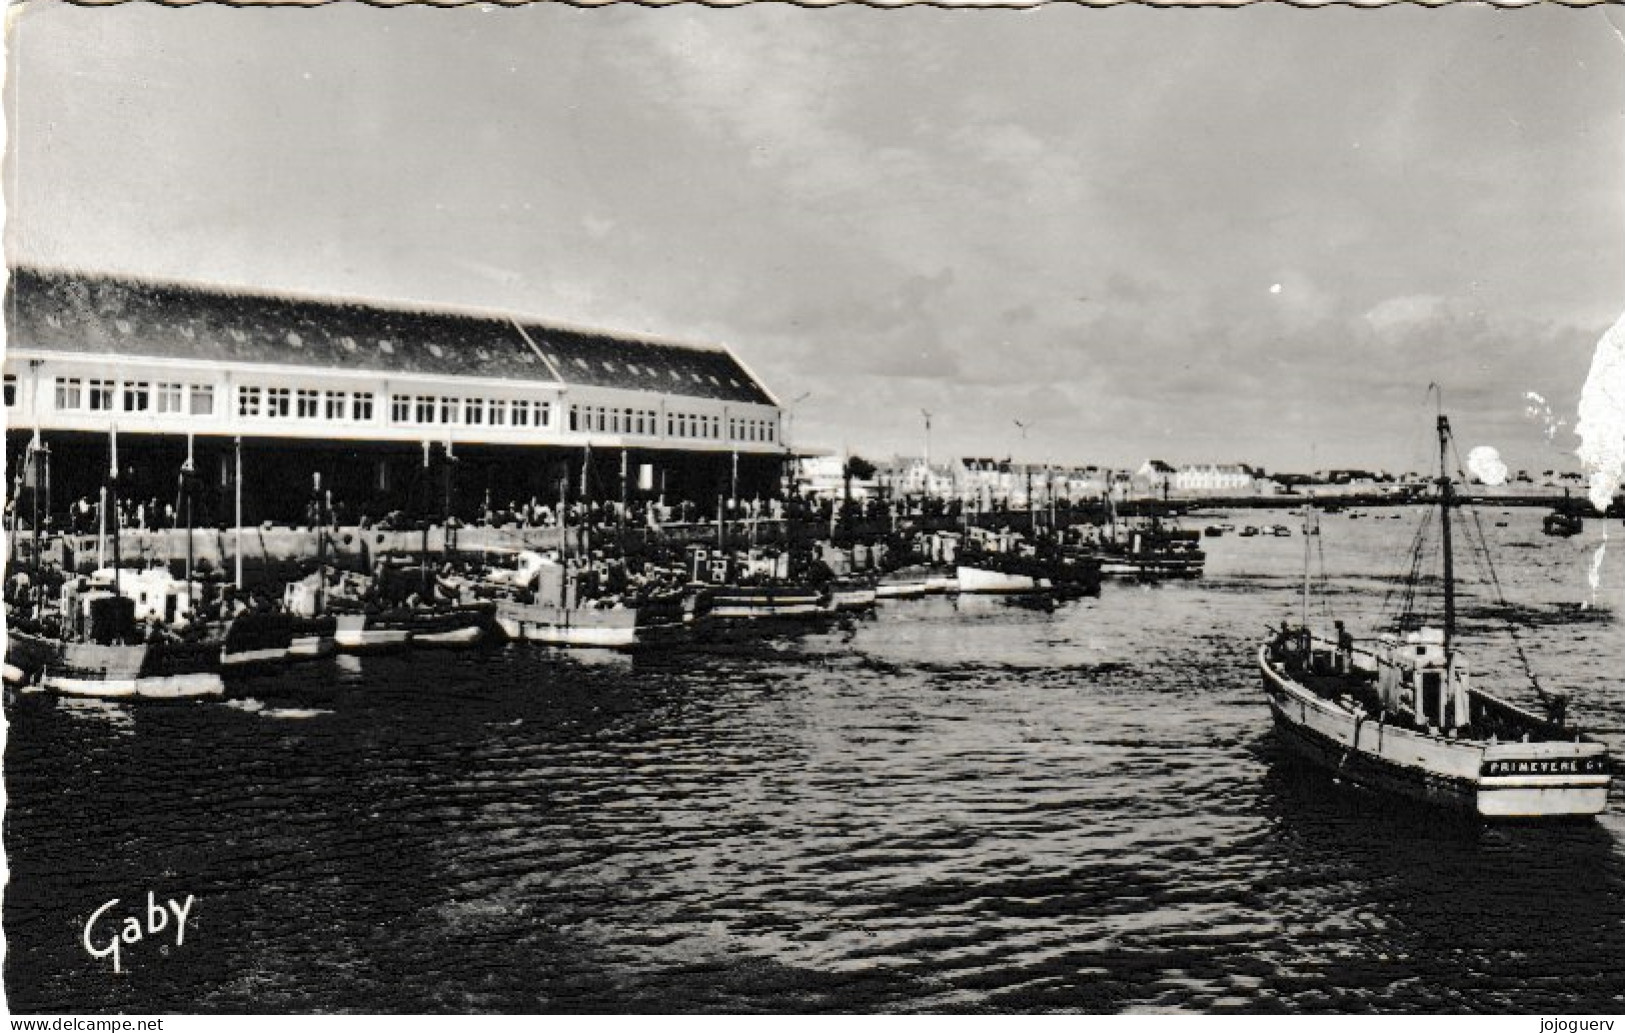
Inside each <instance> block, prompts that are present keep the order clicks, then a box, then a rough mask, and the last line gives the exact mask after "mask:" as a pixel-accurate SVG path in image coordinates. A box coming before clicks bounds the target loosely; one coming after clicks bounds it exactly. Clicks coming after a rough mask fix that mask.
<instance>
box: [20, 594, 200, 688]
mask: <svg viewBox="0 0 1625 1033" xmlns="http://www.w3.org/2000/svg"><path fill="white" fill-rule="evenodd" d="M117 582H118V579H117V578H114V579H113V581H112V585H113V587H112V588H111V590H110V589H109V588H108V587H107V584H106V583H104V582H103V581H102V580H101V579H100V578H99V577H94V576H93V577H92V578H90V579H87V580H86V581H81V582H75V583H72V584H69V585H68V586H65V588H64V590H63V599H62V611H61V612H62V614H63V617H64V618H65V620H66V626H65V627H64V628H63V629H62V632H63V634H62V637H60V638H56V639H49V638H36V639H34V640H33V642H32V645H34V646H36V647H38V648H40V649H41V650H43V652H44V654H45V660H44V664H43V666H42V669H41V672H40V686H41V687H42V688H44V689H45V690H47V691H49V692H54V693H57V694H59V695H63V696H76V697H88V698H96V699H141V700H191V699H209V698H214V697H218V696H222V695H224V694H225V683H224V681H222V680H221V675H220V643H219V640H218V639H213V640H211V639H208V638H205V637H200V638H197V639H195V640H187V639H184V638H181V637H179V636H178V635H171V634H168V633H167V631H166V630H163V629H162V626H161V625H160V624H159V623H158V622H157V621H156V620H153V619H150V618H149V619H148V621H147V623H146V624H145V625H143V624H142V623H140V622H138V621H137V619H136V612H137V611H136V602H135V600H133V599H131V598H130V597H128V596H126V595H123V594H122V593H121V592H119V591H118V588H119V587H120V586H119V585H118V583H117Z"/></svg>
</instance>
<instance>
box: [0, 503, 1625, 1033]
mask: <svg viewBox="0 0 1625 1033" xmlns="http://www.w3.org/2000/svg"><path fill="white" fill-rule="evenodd" d="M1420 513H1421V510H1419V509H1395V510H1370V511H1367V512H1365V513H1364V514H1361V515H1360V516H1357V517H1356V516H1349V515H1346V514H1344V515H1328V516H1325V517H1324V518H1323V528H1324V531H1323V533H1322V534H1321V535H1320V536H1319V537H1318V538H1311V539H1308V541H1309V543H1310V552H1311V555H1312V558H1313V560H1314V564H1313V565H1314V566H1315V567H1316V568H1319V567H1320V566H1321V563H1322V558H1323V559H1324V568H1325V571H1326V578H1325V586H1324V587H1325V591H1324V593H1322V592H1320V591H1319V590H1318V589H1317V593H1316V596H1315V598H1314V599H1313V600H1312V604H1311V613H1312V615H1315V616H1319V615H1321V614H1323V613H1328V612H1329V613H1330V615H1331V616H1334V617H1337V618H1339V619H1343V620H1345V621H1346V622H1347V624H1348V626H1349V628H1350V630H1351V631H1353V632H1354V633H1355V634H1356V635H1364V634H1365V633H1366V632H1367V631H1368V629H1370V628H1371V626H1372V621H1374V620H1375V619H1376V618H1377V616H1378V615H1379V613H1380V611H1381V610H1382V607H1383V603H1384V600H1385V599H1387V600H1390V602H1391V601H1392V599H1393V598H1394V597H1395V596H1396V594H1397V592H1398V591H1399V589H1398V588H1397V585H1398V578H1399V575H1400V574H1401V573H1403V567H1404V565H1405V564H1404V551H1405V548H1406V546H1407V545H1408V544H1409V542H1410V539H1411V535H1412V533H1413V530H1414V527H1415V523H1416V520H1417V519H1418V517H1419V515H1420ZM1541 515H1542V513H1541V511H1540V510H1536V509H1520V510H1512V511H1509V512H1506V513H1502V512H1500V511H1496V510H1493V509H1492V510H1490V511H1488V512H1485V513H1483V514H1482V515H1481V517H1480V519H1481V520H1482V521H1483V523H1484V529H1485V531H1486V533H1487V535H1488V536H1489V538H1490V540H1491V542H1492V544H1494V545H1496V546H1498V548H1497V549H1496V552H1495V560H1496V563H1497V573H1498V575H1499V578H1500V580H1501V582H1502V584H1503V586H1504V588H1505V591H1506V594H1507V596H1508V597H1509V598H1510V599H1511V600H1512V601H1513V602H1514V603H1515V604H1517V608H1516V609H1515V611H1514V617H1515V623H1514V628H1515V630H1516V644H1521V645H1522V647H1523V648H1524V650H1525V651H1526V653H1527V654H1528V656H1529V659H1530V662H1531V664H1532V665H1533V666H1534V668H1535V671H1536V673H1537V674H1538V675H1539V676H1540V677H1541V680H1542V683H1543V684H1544V685H1546V686H1547V687H1548V688H1549V689H1551V690H1555V691H1562V692H1566V693H1568V694H1569V695H1570V696H1571V703H1570V707H1569V713H1570V717H1571V719H1572V720H1574V721H1575V722H1577V723H1578V724H1580V725H1581V726H1582V727H1584V728H1586V729H1587V730H1589V731H1591V732H1592V733H1593V734H1595V735H1597V736H1598V737H1600V738H1602V739H1604V740H1606V741H1607V742H1608V743H1609V744H1610V746H1611V748H1612V750H1613V752H1614V755H1615V757H1616V758H1618V757H1620V756H1625V686H1621V684H1620V681H1619V677H1618V675H1619V672H1620V670H1621V669H1622V668H1625V628H1622V627H1621V623H1620V616H1619V614H1620V612H1621V610H1622V609H1625V573H1622V572H1625V540H1621V541H1620V543H1619V546H1618V548H1619V552H1618V553H1605V554H1604V555H1603V556H1602V559H1601V562H1600V565H1598V564H1596V563H1595V562H1594V561H1595V560H1596V558H1597V552H1598V549H1599V547H1600V546H1601V545H1602V543H1603V535H1604V527H1603V524H1602V522H1600V521H1592V522H1591V523H1590V524H1589V525H1588V527H1587V529H1586V531H1585V533H1584V534H1583V535H1581V536H1579V537H1576V538H1573V539H1567V540H1562V539H1550V538H1546V537H1543V536H1542V535H1541V534H1540V530H1539V522H1540V517H1541ZM1265 517H1269V514H1266V513H1262V512H1255V513H1236V514H1231V515H1228V516H1218V515H1208V516H1204V517H1203V518H1202V519H1201V521H1200V523H1216V522H1218V521H1219V520H1226V521H1229V522H1232V523H1235V524H1237V525H1240V524H1243V523H1247V522H1256V521H1257V520H1259V519H1260V518H1265ZM1391 517H1397V519H1390V518H1391ZM1275 518H1276V519H1280V520H1282V521H1290V522H1291V523H1292V525H1293V534H1292V535H1291V537H1279V538H1277V537H1273V536H1261V537H1254V538H1240V537H1237V536H1236V535H1235V534H1233V533H1232V534H1227V535H1225V536H1224V537H1221V538H1209V539H1205V540H1204V542H1203V545H1204V547H1205V548H1207V549H1208V552H1209V562H1208V568H1207V575H1206V576H1205V577H1204V578H1202V579H1201V580H1199V581H1193V582H1185V583H1170V584H1161V585H1155V586H1148V585H1134V584H1122V583H1110V584H1107V585H1106V586H1105V588H1104V589H1103V591H1102V593H1101V595H1100V596H1099V597H1098V598H1091V599H1085V600H1081V601H1075V602H1065V603H1062V604H1060V605H1058V606H1057V607H1056V608H1055V609H1054V610H1053V611H1052V612H1051V611H1047V610H1044V609H1037V608H1028V607H1023V606H1019V605H1013V604H1011V603H1009V602H1007V601H1000V600H995V599H986V598H960V599H954V598H948V597H933V598H927V599H923V600H895V601H893V600H888V601H885V602H883V603H882V604H881V606H880V608H879V610H878V611H877V612H876V613H875V614H873V615H871V616H866V617H862V618H857V619H850V620H845V621H843V622H840V623H830V624H825V625H822V626H816V627H812V628H808V629H801V630H798V631H796V632H795V633H794V634H781V635H770V636H762V637H758V638H754V639H750V640H746V641H742V642H731V643H729V644H727V645H722V646H715V647H710V648H706V649H699V648H692V649H690V648H685V649H679V650H671V651H665V652H661V653H655V654H649V655H638V656H624V655H619V654H609V653H594V652H580V653H565V652H560V651H553V650H545V649H539V648H531V647H526V646H492V647H489V648H482V649H478V650H472V651H461V652H457V651H446V652H426V651H415V652H407V653H400V654H395V655H382V656H368V657H364V658H359V659H357V658H350V657H339V658H336V659H332V660H327V661H322V662H319V663H312V664H310V665H308V666H304V667H297V668H289V669H287V670H284V671H281V672H278V673H275V674H273V675H269V676H262V677H256V678H251V679H247V680H244V681H242V682H240V683H238V684H236V685H235V686H234V692H233V698H232V699H231V700H229V701H228V702H226V703H215V704H197V705H182V706H139V705H128V706H126V705H115V704H106V703H98V702H68V701H64V700H53V699H51V698H48V697H43V696H37V695H30V696H23V697H21V698H19V699H18V700H16V701H15V703H14V705H13V706H12V707H11V708H10V713H9V717H10V727H9V733H8V734H9V738H8V744H7V747H6V755H5V780H6V789H7V793H8V798H9V799H8V810H7V814H6V826H5V845H6V850H7V853H8V857H9V863H10V866H11V882H10V885H9V886H8V887H7V890H6V897H5V912H4V922H5V934H6V940H7V950H6V956H5V977H6V978H5V985H6V992H7V995H8V998H9V1003H10V1006H11V1008H12V1009H13V1010H15V1011H21V1012H73V1013H92V1012H93V1013H106V1012H114V1011H126V1012H170V1011H182V1012H192V1011H201V1012H211V1011H219V1012H244V1011H247V1012H279V1011H335V1012H339V1011H343V1012H352V1011H362V1012H375V1011H384V1012H390V1011H402V1012H417V1011H429V1012H442V1011H443V1012H459V1011H498V1012H577V1011H594V1012H600V1011H643V1012H648V1011H662V1012H663V1011H679V1012H688V1011H728V1012H757V1011H773V1012H806V1011H886V1012H891V1011H895V1012H920V1011H966V1012H984V1011H996V1012H1003V1011H1019V1012H1029V1011H1090V1012H1093V1011H1167V1010H1193V1011H1222V1010H1243V1011H1265V1012H1272V1011H1289V1012H1326V1011H1338V1012H1434V1011H1458V1010H1461V1011H1478V1010H1483V1011H1493V1012H1503V1011H1508V1010H1512V1011H1545V1012H1562V1013H1585V1012H1617V1011H1619V1010H1621V1008H1622V1007H1625V965H1622V964H1621V959H1622V958H1625V800H1622V799H1621V796H1622V793H1621V791H1620V789H1619V787H1618V786H1617V784H1616V789H1615V791H1614V798H1613V800H1612V801H1611V806H1610V810H1609V811H1608V812H1607V813H1605V814H1604V815H1603V817H1602V818H1601V819H1600V820H1598V821H1596V822H1585V823H1578V824H1561V825H1550V826H1532V827H1526V826H1483V825H1480V824H1477V823H1475V822H1472V821H1468V820H1461V819H1453V818H1449V817H1447V816H1444V815H1441V813H1439V812H1435V811H1431V810H1428V809H1425V808H1421V807H1417V806H1413V805H1409V804H1401V803H1398V802H1395V801H1392V800H1387V799H1382V798H1378V797H1374V796H1370V795H1366V794H1364V793H1361V792H1358V791H1356V790H1352V789H1350V788H1347V787H1344V786H1341V785H1339V784H1337V783H1336V782H1335V780H1334V779H1332V778H1331V777H1330V776H1328V775H1325V774H1322V773H1320V772H1318V771H1316V770H1314V769H1311V768H1306V767H1305V766H1303V765H1301V764H1299V763H1297V762H1295V761H1293V760H1292V758H1291V757H1290V756H1288V755H1287V754H1285V753H1284V751H1283V749H1282V747H1281V746H1280V744H1278V743H1277V741H1276V739H1275V736H1274V734H1273V733H1272V732H1271V730H1270V715H1269V711H1268V709H1267V707H1266V705H1265V702H1264V699H1263V696H1262V694H1261V692H1260V690H1259V679H1258V673H1257V666H1256V657H1255V653H1256V649H1257V645H1258V643H1259V642H1260V641H1261V640H1262V639H1263V638H1264V637H1265V636H1266V635H1267V634H1268V631H1269V628H1270V626H1278V625H1279V624H1280V622H1281V620H1282V618H1283V617H1287V616H1294V617H1295V616H1296V615H1297V614H1298V612H1299V609H1300V607H1301V605H1302V595H1301V589H1302V580H1303V579H1302V571H1303V564H1304V551H1305V539H1304V538H1303V537H1301V536H1300V535H1299V533H1298V529H1297V524H1296V518H1290V517H1287V516H1286V515H1285V514H1284V513H1281V514H1277V515H1276V516H1275ZM1498 524H1504V525H1505V526H1497V525H1498ZM1189 526H1200V524H1193V525H1189ZM1610 531H1611V532H1612V533H1613V534H1614V535H1615V537H1617V538H1620V539H1625V529H1622V528H1619V527H1618V526H1617V525H1616V526H1615V527H1613V528H1611V529H1610ZM1610 548H1613V547H1610ZM1458 565H1459V566H1460V569H1461V571H1462V574H1463V576H1464V577H1471V576H1472V575H1473V574H1474V573H1475V569H1476V568H1475V565H1474V564H1473V562H1472V561H1471V560H1470V559H1468V558H1467V556H1466V554H1463V555H1461V556H1459V557H1458ZM1593 572H1595V573H1596V574H1597V582H1596V586H1595V587H1593V585H1592V581H1591V575H1592V574H1593ZM1317 580H1318V573H1317ZM1474 592H1478V593H1479V594H1473V593H1474ZM1328 608H1329V609H1328ZM1462 611H1463V625H1464V628H1463V633H1462V640H1463V643H1464V646H1465V647H1467V648H1472V649H1473V653H1472V659H1471V663H1472V668H1473V671H1474V674H1475V677H1477V678H1479V679H1481V680H1482V681H1486V682H1489V683H1491V684H1493V685H1495V686H1497V687H1499V688H1502V689H1503V690H1504V691H1505V692H1506V693H1507V694H1508V695H1510V696H1511V697H1512V698H1514V699H1518V700H1523V701H1528V700H1531V699H1532V698H1533V696H1532V692H1531V690H1530V689H1529V688H1528V687H1527V683H1526V682H1525V681H1524V680H1523V679H1522V676H1521V674H1520V672H1519V668H1518V665H1517V661H1516V659H1515V657H1514V645H1515V643H1514V640H1513V639H1512V638H1511V637H1509V635H1508V634H1507V633H1506V632H1505V630H1504V628H1505V625H1504V623H1503V622H1502V621H1501V620H1500V618H1499V615H1498V614H1496V613H1493V612H1491V608H1489V607H1488V606H1487V605H1486V604H1485V601H1484V596H1483V594H1482V590H1479V589H1476V588H1475V589H1472V590H1469V591H1468V593H1467V594H1466V595H1465V596H1464V598H1463V600H1462ZM149 891H150V892H151V893H153V894H154V895H155V899H156V900H158V901H160V902H161V901H163V900H165V899H169V898H174V899H177V900H180V899H184V898H185V897H186V896H187V895H192V896H193V897H194V898H195V902H194V904H193V907H192V911H191V914H190V919H189V922H188V924H187V925H186V927H185V936H184V940H183V942H180V943H176V942H175V939H174V935H173V929H168V930H165V931H164V932H162V933H158V934H149V935H146V936H144V938H143V939H142V940H141V941H140V942H136V943H125V944H124V945H123V946H122V947H121V959H120V960H121V971H119V972H118V973H114V971H113V969H112V965H111V964H110V962H111V959H110V958H107V957H101V958H98V957H92V956H91V955H90V953H89V952H88V951H87V949H86V946H85V944H84V943H83V942H82V941H83V938H84V935H85V929H86V923H87V922H88V921H89V920H90V919H91V917H92V915H93V913H94V912H95V911H96V910H97V909H98V908H100V907H101V906H102V905H104V904H106V903H107V902H108V901H110V900H114V899H118V900H119V901H120V904H119V905H118V906H117V907H115V908H114V909H112V910H111V911H109V912H107V914H109V915H111V916H123V915H135V914H140V913H142V912H144V910H145V908H146V904H147V894H148V893H149ZM116 928H117V925H116V923H114V921H113V919H111V918H109V919H106V920H104V921H103V924H102V926H101V929H102V930H103V939H105V938H106V935H105V934H106V931H107V930H109V929H116Z"/></svg>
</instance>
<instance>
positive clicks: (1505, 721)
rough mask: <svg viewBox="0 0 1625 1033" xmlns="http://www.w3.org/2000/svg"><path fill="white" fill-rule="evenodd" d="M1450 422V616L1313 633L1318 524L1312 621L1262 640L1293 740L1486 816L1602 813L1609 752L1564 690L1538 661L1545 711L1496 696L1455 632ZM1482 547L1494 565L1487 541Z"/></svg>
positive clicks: (1383, 783)
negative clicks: (1474, 672) (1393, 629)
mask: <svg viewBox="0 0 1625 1033" xmlns="http://www.w3.org/2000/svg"><path fill="white" fill-rule="evenodd" d="M1438 433H1439V448H1440V460H1441V463H1440V465H1441V476H1440V479H1439V496H1438V503H1439V505H1438V517H1439V527H1440V531H1441V542H1442V549H1441V556H1442V559H1443V566H1444V572H1443V573H1444V577H1443V581H1442V588H1443V620H1442V625H1440V626H1429V625H1425V624H1424V625H1422V626H1415V627H1408V628H1407V629H1406V630H1404V631H1402V632H1397V633H1389V634H1385V635H1382V636H1380V637H1378V638H1377V639H1376V640H1375V642H1376V645H1375V648H1364V647H1360V648H1357V647H1356V646H1355V643H1354V640H1353V638H1352V637H1351V636H1349V635H1348V634H1347V633H1346V632H1344V631H1343V630H1342V628H1341V627H1340V626H1339V628H1338V633H1337V634H1336V635H1335V636H1333V637H1330V638H1328V637H1323V636H1316V635H1314V634H1312V633H1311V632H1310V630H1309V627H1308V624H1309V621H1308V610H1309V605H1308V599H1309V584H1310V583H1309V578H1308V559H1307V557H1308V555H1309V548H1310V546H1309V542H1308V537H1307V535H1306V538H1305V580H1304V618H1303V623H1302V625H1301V626H1300V627H1297V628H1295V629H1294V628H1290V627H1283V628H1282V630H1281V632H1280V633H1278V634H1277V635H1276V636H1275V638H1274V640H1273V641H1271V642H1268V643H1266V644H1264V645H1263V646H1261V647H1260V649H1259V651H1258V665H1259V669H1260V671H1261V672H1262V675H1263V687H1264V692H1265V695H1266V697H1267V699H1268V701H1269V706H1270V710H1271V712H1272V713H1273V715H1274V721H1275V726H1276V728H1277V730H1278V733H1279V735H1280V736H1281V739H1282V740H1283V741H1284V742H1285V743H1286V745H1288V746H1289V747H1291V748H1292V749H1293V750H1295V751H1297V752H1298V753H1300V754H1302V755H1304V756H1306V757H1308V758H1309V759H1310V760H1312V761H1314V762H1315V763H1317V764H1319V765H1321V766H1323V767H1325V768H1327V769H1328V770H1330V771H1331V772H1332V773H1333V774H1335V775H1336V776H1337V777H1339V778H1341V779H1344V780H1346V781H1348V782H1350V783H1352V784H1355V785H1358V786H1363V787H1366V788H1368V789H1372V790H1376V791H1379V792H1385V793H1392V794H1396V795H1400V796H1405V797H1409V798H1412V799H1416V800H1420V801H1424V802H1427V803H1433V804H1441V805H1445V806H1447V807H1451V808H1456V809H1460V810H1465V811H1469V812H1472V813H1474V814H1476V815H1479V816H1481V817H1485V818H1509V819H1531V818H1577V817H1590V816H1594V815H1596V814H1598V813H1600V812H1601V811H1602V810H1603V809H1604V807H1606V806H1607V802H1608V786H1609V777H1610V776H1609V772H1610V764H1609V759H1608V752H1607V748H1606V746H1605V745H1604V744H1603V743H1600V742H1596V741H1594V740H1592V739H1590V738H1588V737H1587V736H1585V735H1584V734H1582V733H1581V732H1579V731H1578V730H1577V729H1576V728H1575V727H1574V726H1573V725H1571V724H1569V723H1567V722H1566V720H1565V710H1566V702H1567V700H1566V697H1564V696H1561V695H1557V694H1552V693H1548V692H1546V691H1545V690H1544V689H1543V688H1542V687H1541V686H1540V683H1539V681H1538V680H1537V679H1535V678H1534V677H1533V675H1532V673H1531V676H1530V680H1531V682H1532V684H1533V687H1534V690H1535V692H1536V693H1537V695H1538V698H1539V700H1540V706H1541V708H1542V709H1543V710H1544V711H1545V713H1544V714H1540V713H1536V712H1535V710H1533V709H1531V708H1529V707H1525V706H1520V705H1518V704H1515V703H1511V702H1508V701H1506V700H1503V699H1500V698H1498V697H1496V696H1494V695H1491V694H1490V693H1488V692H1486V691H1484V690H1483V689H1481V688H1479V687H1477V686H1475V685H1474V684H1472V681H1471V679H1470V677H1469V673H1468V666H1467V660H1466V655H1465V653H1464V652H1463V651H1462V650H1460V649H1458V647H1457V642H1456V634H1455V581H1454V569H1453V565H1454V564H1453V553H1452V538H1451V511H1452V509H1453V508H1455V506H1456V500H1455V497H1454V494H1453V491H1452V482H1451V479H1450V477H1449V474H1448V470H1449V466H1448V462H1447V457H1448V455H1449V451H1450V425H1449V421H1448V420H1447V418H1446V417H1445V416H1443V415H1440V416H1439V418H1438ZM1422 538H1423V536H1422V535H1418V545H1417V554H1418V555H1419V554H1420V549H1421V547H1422ZM1480 538H1482V536H1480ZM1479 544H1483V543H1482V542H1480V543H1479ZM1483 559H1484V562H1485V564H1486V565H1488V564H1489V562H1490V558H1489V555H1488V552H1487V550H1486V552H1485V554H1484V556H1483ZM1412 569H1413V570H1416V569H1417V567H1416V565H1415V564H1414V563H1413V566H1412ZM1489 569H1490V570H1492V571H1493V567H1492V566H1491V567H1489ZM1492 581H1494V582H1495V583H1496V584H1497V585H1498V584H1499V581H1498V579H1495V578H1493V577H1492ZM1407 610H1409V608H1407ZM1413 616H1414V615H1413V614H1412V613H1411V612H1406V613H1404V614H1402V615H1401V620H1400V621H1399V622H1398V623H1400V624H1401V626H1405V625H1407V624H1410V623H1414V620H1412V618H1413ZM1518 653H1519V656H1520V657H1521V656H1522V649H1521V648H1519V650H1518Z"/></svg>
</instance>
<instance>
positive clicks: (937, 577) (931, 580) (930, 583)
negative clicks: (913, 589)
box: [925, 568, 959, 595]
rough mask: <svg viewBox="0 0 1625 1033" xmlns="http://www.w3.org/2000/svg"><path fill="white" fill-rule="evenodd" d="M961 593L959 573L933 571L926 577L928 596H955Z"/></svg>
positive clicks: (956, 571)
mask: <svg viewBox="0 0 1625 1033" xmlns="http://www.w3.org/2000/svg"><path fill="white" fill-rule="evenodd" d="M957 591H959V571H958V569H957V568H956V569H955V570H954V571H952V572H951V573H950V572H949V571H946V570H933V571H930V572H929V573H927V574H926V575H925V594H926V595H953V594H954V593H955V592H957Z"/></svg>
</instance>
